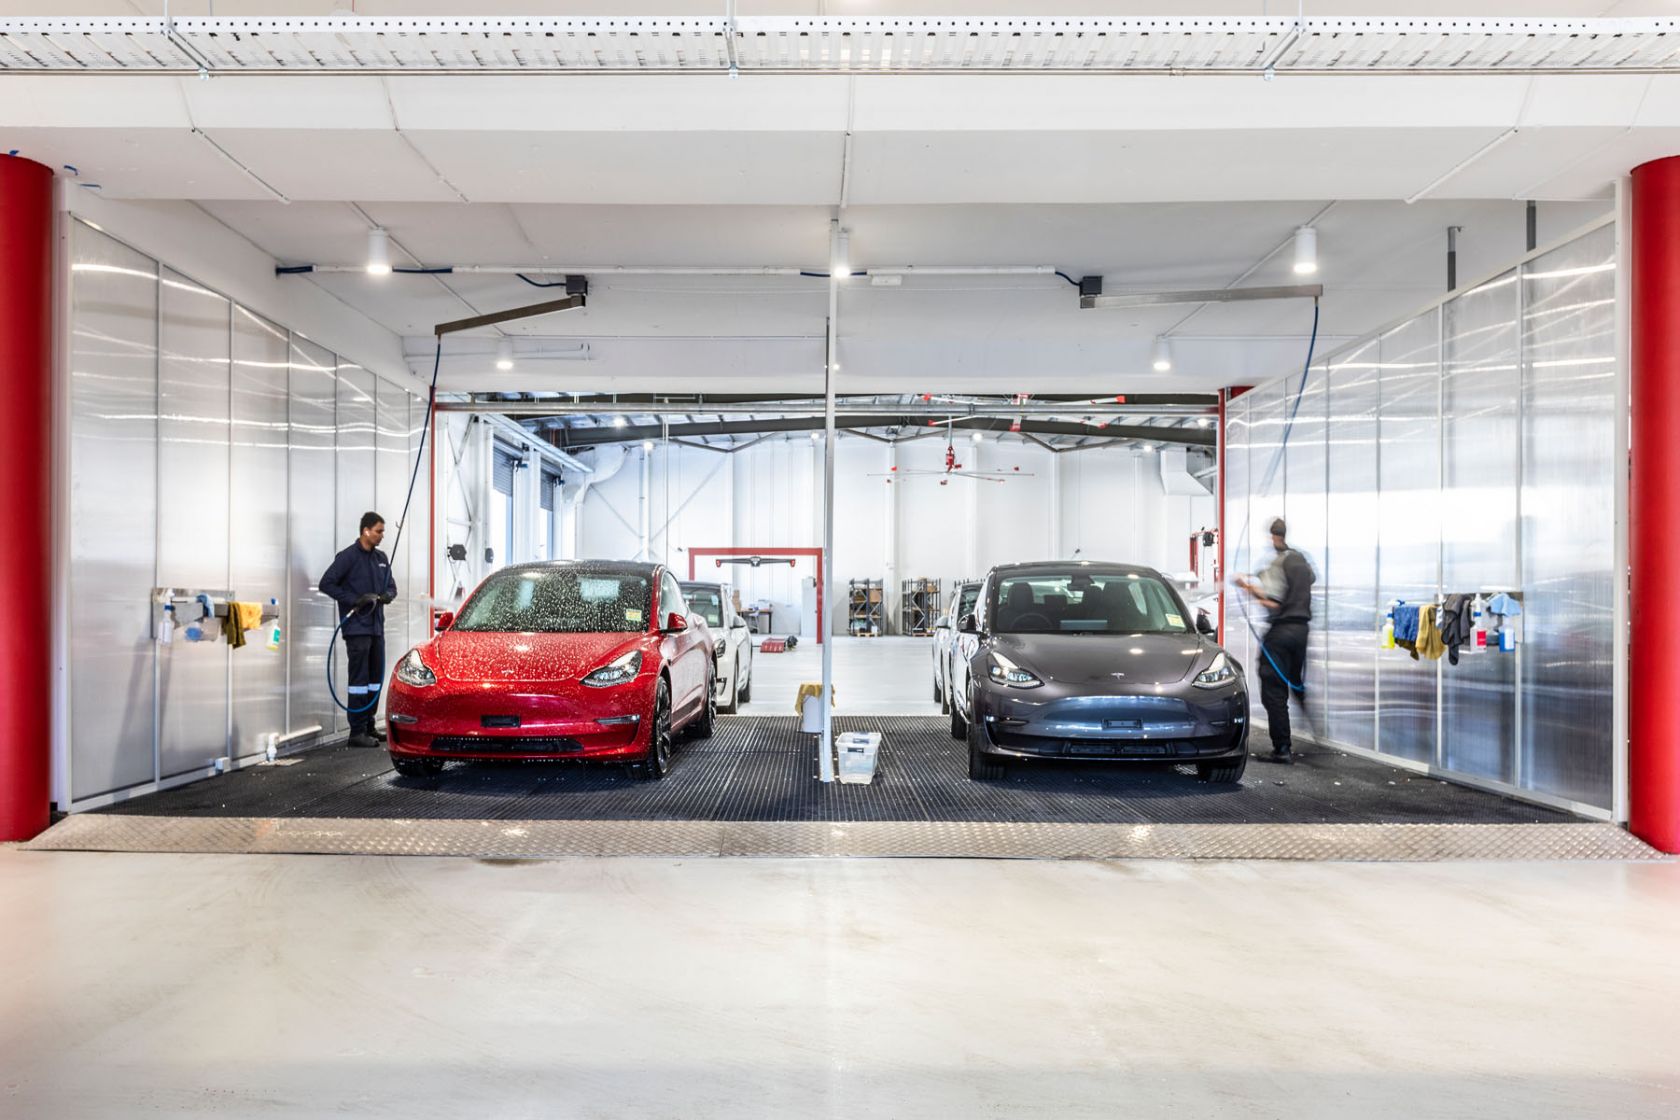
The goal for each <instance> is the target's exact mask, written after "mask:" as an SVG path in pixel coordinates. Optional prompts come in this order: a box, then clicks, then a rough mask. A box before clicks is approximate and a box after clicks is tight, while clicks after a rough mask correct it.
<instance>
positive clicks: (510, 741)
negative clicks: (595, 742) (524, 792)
mask: <svg viewBox="0 0 1680 1120" xmlns="http://www.w3.org/2000/svg"><path fill="white" fill-rule="evenodd" d="M431 749H432V750H434V751H437V752H439V753H448V754H576V753H577V752H579V751H581V750H583V744H582V743H580V742H578V741H577V740H576V739H562V738H560V737H558V736H554V735H439V736H438V737H437V738H435V739H433V740H432V748H431Z"/></svg>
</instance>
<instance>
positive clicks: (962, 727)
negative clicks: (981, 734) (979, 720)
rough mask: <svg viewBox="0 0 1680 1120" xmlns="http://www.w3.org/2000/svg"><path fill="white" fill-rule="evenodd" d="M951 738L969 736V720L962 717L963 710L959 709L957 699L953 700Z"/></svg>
mask: <svg viewBox="0 0 1680 1120" xmlns="http://www.w3.org/2000/svg"><path fill="white" fill-rule="evenodd" d="M951 738H953V739H966V738H968V721H967V720H966V719H964V718H963V717H962V713H961V712H959V711H957V704H956V701H955V700H952V701H951Z"/></svg>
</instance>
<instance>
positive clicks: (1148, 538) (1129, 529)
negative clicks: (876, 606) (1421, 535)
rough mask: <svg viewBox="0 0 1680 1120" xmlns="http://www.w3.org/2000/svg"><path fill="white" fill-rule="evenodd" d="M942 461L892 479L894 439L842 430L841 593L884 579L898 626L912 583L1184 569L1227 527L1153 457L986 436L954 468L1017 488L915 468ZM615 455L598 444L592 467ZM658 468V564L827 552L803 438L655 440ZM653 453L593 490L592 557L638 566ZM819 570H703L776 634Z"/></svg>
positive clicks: (906, 468) (585, 539)
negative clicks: (705, 555) (1085, 568)
mask: <svg viewBox="0 0 1680 1120" xmlns="http://www.w3.org/2000/svg"><path fill="white" fill-rule="evenodd" d="M944 453H945V445H944V443H943V442H942V441H939V440H934V439H926V440H918V441H916V442H914V443H907V444H901V445H899V446H898V447H897V448H896V455H897V460H898V465H899V471H898V472H897V473H896V474H895V473H893V472H892V471H891V470H890V467H891V465H892V457H893V455H894V454H895V449H894V448H891V447H889V446H887V445H886V444H882V443H879V442H877V441H874V440H869V439H864V438H862V437H858V436H848V435H842V436H841V437H840V440H839V444H838V446H837V448H836V453H835V480H834V481H835V486H834V490H835V518H834V526H835V549H834V565H835V571H834V576H835V580H836V582H837V583H838V584H839V586H840V587H841V588H842V589H844V586H845V584H846V582H847V581H848V580H851V579H880V580H884V581H885V582H886V583H887V586H888V599H889V618H890V620H891V622H890V625H891V627H892V629H894V630H896V629H897V619H896V613H895V612H896V610H897V606H896V598H897V596H896V592H897V588H898V583H899V581H900V580H903V579H912V578H933V579H939V580H941V581H942V582H943V583H944V586H945V589H946V590H947V591H948V590H949V588H950V586H951V585H952V584H953V583H954V582H955V581H957V580H960V579H962V578H965V577H973V576H979V575H981V574H984V572H985V571H986V569H987V568H990V567H991V566H993V565H995V564H1003V563H1010V562H1014V561H1023V560H1042V559H1055V558H1059V557H1067V556H1071V555H1073V552H1074V550H1075V549H1079V550H1080V551H1079V556H1080V558H1081V559H1091V560H1120V561H1127V562H1136V563H1143V564H1149V565H1152V566H1155V567H1158V568H1161V569H1163V570H1167V571H1180V570H1183V569H1184V568H1185V566H1186V564H1187V548H1188V544H1187V542H1188V538H1189V535H1190V533H1191V532H1192V531H1194V530H1196V529H1198V528H1201V527H1203V526H1211V525H1212V524H1213V519H1214V516H1215V511H1214V503H1213V498H1212V496H1211V495H1208V496H1204V497H1183V496H1176V495H1169V494H1167V493H1165V492H1164V490H1163V487H1162V485H1161V479H1160V473H1159V467H1158V464H1157V457H1156V455H1155V454H1154V453H1152V452H1134V451H1132V450H1129V449H1108V448H1104V449H1093V450H1088V451H1079V452H1070V453H1066V454H1062V455H1054V454H1052V453H1050V452H1048V451H1046V450H1045V449H1043V448H1040V447H1037V446H1035V445H1032V444H1029V443H1025V442H1023V441H1021V440H1019V439H1015V438H1005V439H1003V440H1001V441H1000V440H999V439H998V438H997V437H988V438H987V439H986V441H985V442H984V443H982V444H978V445H976V444H974V443H973V442H971V441H970V440H967V439H964V440H961V441H959V443H958V446H957V459H958V462H960V463H962V464H963V466H964V468H965V469H968V470H984V471H999V470H1001V471H1006V472H1009V473H1010V474H1011V476H1012V477H1010V478H1009V479H1008V480H1006V481H1004V482H1001V483H991V482H979V481H969V480H960V479H956V480H950V481H949V482H948V483H947V484H946V485H940V482H941V477H942V476H941V475H938V474H929V475H920V474H910V473H907V472H910V471H913V470H931V471H936V472H937V471H939V470H940V469H941V468H942V466H943V462H944ZM617 454H619V453H618V452H617V451H611V450H608V449H601V450H599V451H593V452H588V453H585V455H584V458H585V459H586V460H588V459H590V458H591V457H598V456H606V455H617ZM645 457H646V459H647V462H648V465H649V468H650V469H649V472H648V477H649V486H648V491H649V493H648V513H649V523H650V527H651V530H650V544H651V548H650V551H649V555H648V557H647V558H648V559H652V560H656V561H660V562H663V563H668V564H670V565H672V566H673V567H675V568H676V569H677V571H678V572H679V573H681V574H683V575H686V574H687V571H688V558H687V550H688V549H690V548H694V547H705V546H763V547H765V548H767V549H768V548H772V547H776V546H783V547H813V546H816V545H819V544H820V543H821V529H822V522H821V505H820V502H821V491H820V483H821V478H822V470H821V466H822V460H821V445H820V444H818V443H815V442H813V441H812V440H811V439H810V438H809V436H808V435H806V434H804V433H799V434H796V435H793V436H790V437H788V438H785V439H783V438H775V439H772V440H768V441H766V442H764V443H761V444H758V445H757V446H754V447H751V448H747V449H746V450H743V451H741V452H739V453H737V454H734V455H725V454H721V453H718V452H713V451H703V450H699V449H697V448H691V447H682V446H669V447H668V446H666V445H664V444H656V445H655V446H654V448H653V450H652V451H651V452H647V453H645ZM643 458H644V452H643V451H642V449H641V448H640V447H639V446H636V447H633V448H632V449H631V450H630V452H629V461H628V462H627V463H626V464H625V466H624V468H623V469H622V470H620V471H619V472H618V473H617V474H616V475H615V476H614V477H612V478H611V479H609V480H607V481H606V482H604V483H602V484H601V485H598V486H595V487H593V488H592V489H591V490H590V491H589V494H588V496H587V497H586V498H585V500H584V503H583V507H582V511H581V514H580V522H579V524H580V527H579V534H578V546H579V547H578V554H579V555H581V556H588V557H602V558H613V559H633V558H637V557H638V556H639V555H640V552H641V534H640V525H641V522H640V502H641V497H642V478H643V473H642V460H643ZM1016 468H1019V474H1018V476H1016ZM1057 471H1060V472H1061V478H1060V481H1059V485H1058V480H1057V479H1056V477H1055V474H1056V472H1057ZM1058 490H1059V493H1060V502H1059V504H1060V512H1061V516H1060V526H1059V529H1060V539H1059V540H1053V539H1052V533H1053V531H1054V530H1055V529H1056V528H1057V525H1056V521H1057V518H1056V517H1055V516H1054V509H1053V506H1054V505H1055V503H1054V502H1053V500H1052V499H1053V497H1054V496H1055V495H1056V494H1057V492H1058ZM813 574H814V572H813V571H812V570H811V569H810V568H809V567H808V566H807V565H806V564H805V563H803V562H802V563H801V564H800V566H798V567H795V568H793V569H789V568H787V567H783V566H776V567H770V566H765V567H762V568H758V569H756V570H755V569H752V568H748V567H745V566H741V565H734V566H731V565H725V566H724V567H723V568H718V567H716V566H714V565H712V563H711V562H710V561H706V560H703V561H702V565H701V568H700V569H699V570H698V571H697V577H698V578H707V579H711V578H716V579H721V580H724V581H726V582H733V583H734V585H735V586H736V587H738V588H740V590H741V599H742V602H743V603H750V602H754V601H758V600H760V599H768V600H769V601H771V603H772V604H773V605H774V608H775V610H776V611H777V617H776V619H775V629H776V630H777V631H779V632H780V631H789V632H796V631H795V628H794V626H793V625H792V621H791V620H792V618H793V617H794V616H793V613H792V612H793V611H794V610H795V609H796V608H797V605H798V603H799V581H800V580H802V579H803V578H804V577H806V576H810V575H813ZM784 611H785V612H789V613H786V614H784V613H783V612H784ZM831 618H832V621H833V623H834V626H833V629H834V630H835V631H837V632H843V630H844V626H845V618H844V613H843V612H841V611H836V612H834V613H833V614H832V615H831Z"/></svg>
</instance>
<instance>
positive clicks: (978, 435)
mask: <svg viewBox="0 0 1680 1120" xmlns="http://www.w3.org/2000/svg"><path fill="white" fill-rule="evenodd" d="M969 438H971V439H973V440H974V442H975V443H979V442H981V441H982V440H984V439H985V438H986V437H985V436H984V435H982V434H981V433H979V432H975V433H974V435H973V436H971V437H969Z"/></svg>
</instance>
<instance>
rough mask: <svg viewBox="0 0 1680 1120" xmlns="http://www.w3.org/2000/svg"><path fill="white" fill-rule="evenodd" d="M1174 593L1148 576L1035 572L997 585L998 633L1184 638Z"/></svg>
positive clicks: (1186, 627)
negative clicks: (1147, 635)
mask: <svg viewBox="0 0 1680 1120" xmlns="http://www.w3.org/2000/svg"><path fill="white" fill-rule="evenodd" d="M1182 612H1183V608H1182V607H1180V606H1179V603H1178V601H1177V600H1176V599H1174V598H1173V595H1172V592H1170V591H1168V590H1167V587H1166V585H1165V584H1163V583H1162V582H1161V581H1160V580H1158V579H1154V578H1152V577H1150V576H1145V575H1138V574H1135V573H1122V572H1107V573H1091V572H1065V573H1064V572H1033V573H1032V574H1030V575H1027V574H1022V575H1018V576H1004V577H1003V578H1002V579H1001V580H1000V581H999V582H998V596H997V621H996V624H995V625H994V626H993V627H992V629H993V630H994V631H996V632H997V633H1000V634H1044V633H1098V634H1149V633H1154V634H1184V633H1187V632H1189V630H1190V626H1189V625H1188V623H1187V621H1186V619H1185V618H1184V615H1183V613H1182Z"/></svg>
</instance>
